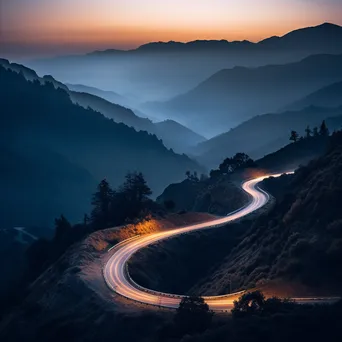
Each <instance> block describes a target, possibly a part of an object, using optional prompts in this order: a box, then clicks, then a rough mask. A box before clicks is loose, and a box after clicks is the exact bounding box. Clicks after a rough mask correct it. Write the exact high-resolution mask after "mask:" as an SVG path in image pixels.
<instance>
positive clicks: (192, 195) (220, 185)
mask: <svg viewBox="0 0 342 342" xmlns="http://www.w3.org/2000/svg"><path fill="white" fill-rule="evenodd" d="M247 200H248V198H247V196H246V195H245V194H244V192H243V191H242V190H241V189H240V188H239V187H238V186H237V184H235V183H234V182H232V181H231V179H230V178H229V177H224V176H222V177H221V178H219V179H217V178H215V179H211V178H208V179H203V180H192V179H186V180H184V181H183V182H180V183H175V184H170V185H169V186H168V187H167V188H165V190H164V191H163V193H162V194H161V195H160V196H158V197H157V202H158V203H160V204H162V205H163V204H164V203H165V202H167V201H172V202H173V203H174V205H175V207H174V210H175V211H178V210H186V211H195V212H206V213H211V214H215V215H226V214H227V213H229V212H232V211H234V210H236V209H239V208H241V207H242V206H243V205H244V204H245V203H246V201H247Z"/></svg>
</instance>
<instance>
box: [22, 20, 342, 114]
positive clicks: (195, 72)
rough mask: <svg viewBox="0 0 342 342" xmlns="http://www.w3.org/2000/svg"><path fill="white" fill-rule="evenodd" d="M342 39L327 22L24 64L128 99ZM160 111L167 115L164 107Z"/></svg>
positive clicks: (147, 97) (327, 48)
mask: <svg viewBox="0 0 342 342" xmlns="http://www.w3.org/2000/svg"><path fill="white" fill-rule="evenodd" d="M341 42H342V28H341V27H340V26H337V25H333V24H329V23H325V24H323V25H319V26H316V27H308V28H304V29H300V30H296V31H293V32H290V33H288V34H287V35H285V36H283V37H270V38H268V39H266V40H263V41H261V42H259V43H251V42H247V41H242V42H227V41H224V40H220V41H195V42H189V43H179V42H168V43H162V42H156V43H150V44H146V45H143V46H141V47H139V48H137V49H135V50H130V51H120V50H113V49H111V50H105V51H97V52H93V53H89V54H86V55H74V56H64V57H63V56H62V57H57V58H50V59H44V60H35V61H26V62H25V64H27V65H28V66H29V67H33V69H35V70H36V71H37V72H38V73H39V74H52V75H53V76H54V77H55V78H57V79H59V80H61V81H62V82H64V83H69V84H70V83H71V84H87V85H92V86H93V87H97V88H100V89H108V90H113V91H115V92H117V93H119V94H121V95H122V96H124V97H125V98H127V99H132V98H133V99H134V102H135V103H136V102H141V103H143V102H147V101H165V100H167V99H171V98H173V97H175V96H176V95H179V94H182V93H186V92H187V91H189V90H191V89H193V88H194V87H196V86H197V85H198V84H199V83H201V82H203V80H205V79H207V78H209V77H210V76H212V75H213V74H215V73H217V72H218V71H219V70H222V69H229V68H233V67H234V66H237V65H239V66H245V67H258V66H263V65H268V64H285V63H291V62H295V61H298V60H300V59H303V58H305V57H308V56H309V55H312V54H323V53H324V54H326V53H328V54H341V53H342V43H341ZM130 107H133V108H135V107H134V106H130ZM147 114H150V113H147ZM156 114H157V115H159V118H160V119H167V117H166V116H163V113H156Z"/></svg>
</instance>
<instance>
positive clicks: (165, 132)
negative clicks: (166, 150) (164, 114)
mask: <svg viewBox="0 0 342 342" xmlns="http://www.w3.org/2000/svg"><path fill="white" fill-rule="evenodd" d="M154 131H155V134H156V135H157V136H158V137H161V139H162V140H163V143H164V144H165V146H170V147H172V148H173V149H175V151H188V150H191V149H192V148H193V147H194V146H196V145H197V144H199V143H202V142H203V141H205V140H206V139H205V138H204V137H203V136H201V135H199V134H197V133H196V132H194V131H192V130H191V129H189V128H188V127H185V126H183V125H181V124H180V123H178V122H176V121H174V120H165V121H161V122H156V123H155V124H154Z"/></svg>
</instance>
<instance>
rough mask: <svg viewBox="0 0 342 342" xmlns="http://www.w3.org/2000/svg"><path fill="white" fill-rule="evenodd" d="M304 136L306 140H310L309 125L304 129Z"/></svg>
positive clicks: (310, 131)
mask: <svg viewBox="0 0 342 342" xmlns="http://www.w3.org/2000/svg"><path fill="white" fill-rule="evenodd" d="M305 135H306V138H310V137H311V136H312V130H311V128H310V126H309V125H308V126H307V127H306V129H305Z"/></svg>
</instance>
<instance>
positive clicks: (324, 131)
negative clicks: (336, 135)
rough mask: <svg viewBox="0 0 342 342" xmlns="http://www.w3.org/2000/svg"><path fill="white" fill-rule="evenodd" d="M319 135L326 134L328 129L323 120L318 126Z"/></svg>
mask: <svg viewBox="0 0 342 342" xmlns="http://www.w3.org/2000/svg"><path fill="white" fill-rule="evenodd" d="M319 135H323V136H328V135H329V129H328V127H327V125H326V123H325V120H323V121H322V124H321V127H320V128H319Z"/></svg>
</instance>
